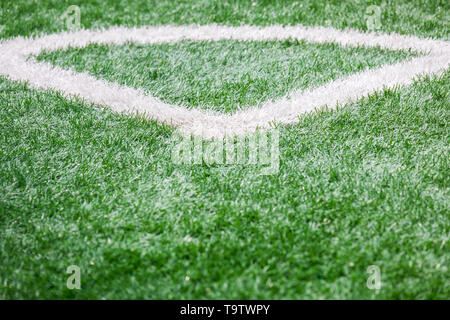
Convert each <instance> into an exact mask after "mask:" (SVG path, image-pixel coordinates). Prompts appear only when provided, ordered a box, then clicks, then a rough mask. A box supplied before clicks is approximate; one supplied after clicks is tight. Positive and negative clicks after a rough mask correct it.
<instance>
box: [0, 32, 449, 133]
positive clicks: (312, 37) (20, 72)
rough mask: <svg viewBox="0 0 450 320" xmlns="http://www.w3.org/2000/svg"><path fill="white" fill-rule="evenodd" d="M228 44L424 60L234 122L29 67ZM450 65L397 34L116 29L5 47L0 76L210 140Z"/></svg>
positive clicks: (443, 51)
mask: <svg viewBox="0 0 450 320" xmlns="http://www.w3.org/2000/svg"><path fill="white" fill-rule="evenodd" d="M222 39H234V40H248V41H263V40H285V39H298V40H306V41H308V42H314V43H325V42H334V43H338V44H340V45H346V46H353V47H357V46H363V47H381V48H385V49H390V50H413V51H417V52H421V53H423V54H424V55H423V56H420V57H418V58H414V59H410V60H407V61H405V62H401V63H397V64H394V65H386V66H382V67H380V68H377V69H373V70H366V71H363V72H359V73H356V74H353V75H350V76H348V77H346V78H340V79H338V80H336V81H333V82H330V83H328V84H325V85H323V86H320V87H317V88H312V89H308V90H299V91H296V92H293V93H292V94H291V95H290V98H289V99H288V98H283V99H280V100H278V101H274V102H272V101H269V102H266V103H264V104H263V105H262V106H260V107H255V108H251V109H246V110H241V111H238V112H236V113H234V114H231V115H227V114H221V113H218V112H212V111H204V110H197V109H187V108H185V107H183V106H176V105H170V104H167V103H164V102H163V101H161V100H160V99H158V98H156V97H153V96H150V95H148V94H145V93H144V92H143V91H142V90H139V89H133V88H130V87H125V86H121V85H119V84H116V83H110V82H107V81H103V80H100V79H97V78H95V77H93V76H91V75H89V74H88V73H85V72H83V73H78V72H75V71H74V70H63V69H61V68H59V67H55V66H52V65H51V64H49V63H38V62H37V61H35V60H34V59H28V57H29V56H30V55H37V54H39V53H40V52H42V51H43V50H47V51H53V50H58V49H65V48H68V47H79V48H80V47H85V46H87V45H89V44H91V43H103V44H119V45H120V44H124V43H126V42H129V41H130V42H135V43H139V44H151V43H164V42H170V43H172V42H177V41H181V40H195V41H202V40H211V41H217V40H222ZM449 62H450V43H449V42H446V41H441V40H432V39H422V38H418V37H413V36H403V35H396V34H390V35H387V34H374V33H363V32H358V31H353V30H350V31H348V30H347V31H341V30H336V29H333V28H325V27H305V26H288V27H282V26H270V27H256V26H242V27H227V26H218V25H204V26H197V25H189V26H156V27H141V28H124V27H113V28H111V29H108V30H81V31H76V32H64V33H60V34H52V35H45V36H42V37H39V38H36V39H32V38H22V37H19V38H15V39H12V40H9V41H6V42H0V75H4V76H6V77H7V78H9V79H11V80H18V81H26V82H28V84H29V85H30V86H31V87H33V88H37V89H52V90H56V91H59V92H61V93H63V94H64V95H65V96H67V97H69V98H70V97H74V96H76V97H80V98H82V99H84V100H85V101H87V102H91V103H94V104H96V105H99V106H107V107H109V108H110V109H111V110H113V111H115V112H128V113H139V114H144V115H145V116H148V117H150V118H152V119H155V120H157V121H159V122H163V123H167V124H170V125H174V126H176V127H178V128H179V129H180V130H181V131H182V132H184V133H186V134H194V135H201V136H203V137H205V138H212V137H223V136H224V135H229V134H241V133H245V132H248V131H254V130H255V129H256V128H268V127H270V126H271V125H272V124H273V123H285V124H288V123H295V122H297V121H298V119H299V116H300V115H301V114H302V113H304V112H308V111H312V110H314V109H315V108H316V107H320V106H324V105H327V106H328V107H330V108H334V107H335V106H336V105H337V104H344V103H348V102H351V101H356V100H357V99H359V98H361V97H363V96H366V95H368V94H370V93H372V92H374V91H378V90H381V89H383V88H393V87H395V86H398V85H407V84H410V83H411V82H412V81H413V79H414V78H415V77H416V76H418V75H430V74H439V73H442V72H443V71H444V70H446V69H447V68H448V66H449Z"/></svg>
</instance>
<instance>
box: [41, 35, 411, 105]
mask: <svg viewBox="0 0 450 320" xmlns="http://www.w3.org/2000/svg"><path fill="white" fill-rule="evenodd" d="M410 56H417V54H413V53H411V52H402V51H389V50H382V49H380V48H358V49H355V48H351V47H342V46H339V45H336V44H322V45H319V44H311V43H307V42H304V41H292V40H288V41H278V42H277V41H261V42H246V41H226V40H223V41H216V42H210V41H204V42H191V41H183V42H179V43H175V44H157V45H136V44H127V45H124V46H115V45H114V46H111V45H97V44H93V45H90V46H88V47H86V48H82V49H74V48H70V49H67V50H64V51H63V50H59V51H54V52H44V53H42V54H40V55H39V56H38V57H37V58H38V61H48V62H51V63H53V64H56V65H58V66H61V67H63V68H74V69H75V70H77V71H78V72H82V71H88V72H89V73H90V74H92V75H94V76H96V77H98V78H102V79H106V80H108V81H113V82H118V83H120V84H122V85H126V86H131V87H134V88H143V89H144V90H145V91H146V92H149V93H151V94H152V95H155V96H157V97H160V98H161V99H163V100H164V101H166V102H168V103H172V104H176V105H184V106H187V107H194V108H201V109H212V110H216V111H222V112H228V113H229V112H233V111H236V110H238V109H240V108H245V107H248V106H253V105H259V104H261V103H262V102H264V101H266V100H269V99H276V98H281V97H284V96H288V95H289V93H290V92H292V91H293V90H295V89H299V88H301V89H306V88H310V87H313V86H318V85H320V84H324V83H326V82H328V81H331V80H334V79H336V78H337V77H342V76H344V75H348V74H350V73H354V72H358V71H362V70H365V69H369V68H373V67H377V66H380V65H382V64H392V63H395V62H399V61H401V60H404V59H405V58H406V57H410Z"/></svg>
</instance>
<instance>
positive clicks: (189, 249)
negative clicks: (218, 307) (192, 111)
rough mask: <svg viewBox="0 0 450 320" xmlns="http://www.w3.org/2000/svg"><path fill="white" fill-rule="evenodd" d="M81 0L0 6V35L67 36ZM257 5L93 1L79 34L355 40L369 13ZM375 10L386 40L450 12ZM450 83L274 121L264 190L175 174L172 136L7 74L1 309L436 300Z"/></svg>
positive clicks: (355, 6) (440, 282)
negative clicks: (70, 303) (267, 29)
mask: <svg viewBox="0 0 450 320" xmlns="http://www.w3.org/2000/svg"><path fill="white" fill-rule="evenodd" d="M76 3H77V1H71V2H70V3H69V2H67V3H65V2H63V1H27V0H24V1H20V2H5V1H3V2H2V3H1V8H2V16H1V17H0V19H1V20H0V24H3V25H5V28H4V29H3V31H2V33H1V34H0V36H2V37H4V38H7V37H12V36H17V35H31V34H38V33H47V32H54V31H58V30H62V24H61V25H58V23H57V21H58V20H57V18H58V17H59V16H60V15H61V14H62V12H63V11H64V10H65V8H66V6H68V5H69V4H76ZM79 3H81V2H79ZM256 3H257V5H255V6H253V5H252V3H251V2H248V3H245V4H240V5H236V3H235V2H230V1H225V2H224V1H221V2H220V3H219V2H218V1H217V2H216V1H198V2H197V1H196V2H193V1H183V2H181V5H180V6H177V5H175V4H173V2H171V1H158V2H154V3H152V2H149V1H145V2H144V1H134V2H131V1H130V2H129V1H115V2H108V4H106V2H103V1H86V2H83V5H81V9H82V23H83V25H84V26H86V27H95V26H107V25H111V24H125V25H134V24H136V25H141V24H157V23H188V22H196V21H197V22H202V23H209V22H220V23H226V24H240V23H243V24H245V23H253V24H271V23H290V24H296V23H305V24H314V25H315V24H317V25H320V24H322V25H323V24H325V20H327V19H329V20H331V21H330V23H331V24H332V25H334V26H336V27H341V28H344V27H347V26H352V27H355V28H360V29H363V30H364V28H365V27H364V26H365V22H364V18H363V12H364V10H365V9H364V8H365V6H366V3H365V2H363V1H359V3H357V1H346V2H338V1H331V2H330V5H329V6H328V9H324V8H326V6H325V5H324V3H325V2H324V1H305V2H303V5H304V7H302V8H303V9H293V8H294V7H293V6H292V5H291V3H290V2H289V3H288V2H282V1H281V2H277V3H276V4H272V3H271V2H270V3H269V2H261V1H256ZM298 3H299V2H297V4H298ZM372 3H374V2H369V4H372ZM227 4H228V5H227ZM236 7H238V9H236ZM343 7H345V10H343ZM295 8H297V7H296V6H295ZM306 8H308V10H305V9H306ZM385 8H394V9H395V8H398V10H393V11H392V10H387V9H386V10H385V11H383V12H385V13H383V24H382V28H383V30H384V31H397V32H400V33H406V34H418V35H422V36H432V37H435V38H441V39H446V38H448V19H444V17H445V16H448V13H449V8H448V2H446V1H426V2H423V1H406V0H405V1H397V2H395V3H394V2H389V3H387V4H386V6H385ZM327 10H328V11H327ZM392 12H398V15H397V16H395V15H394V14H393V13H392ZM396 14H397V13H396ZM89 61H91V60H89ZM91 62H92V63H96V62H98V58H97V59H96V60H95V61H91ZM449 88H450V72H448V71H447V72H446V73H445V74H444V75H442V76H440V77H438V78H424V79H420V80H419V81H418V82H416V83H415V84H413V85H411V86H409V87H405V88H399V89H396V90H388V91H384V92H382V93H379V94H374V95H372V96H370V97H369V98H365V99H363V100H361V101H358V102H357V103H353V104H350V105H346V106H343V107H342V108H340V109H339V110H337V111H321V112H316V113H314V114H310V115H306V116H304V117H302V119H301V121H300V122H299V123H298V124H296V125H291V126H281V127H279V130H280V152H281V154H280V162H281V163H280V172H279V173H278V174H277V175H272V176H265V177H262V176H255V175H254V174H253V171H252V168H250V167H247V166H228V167H224V166H210V167H208V166H205V165H194V166H180V165H175V164H173V163H172V161H171V159H170V153H171V152H170V151H171V150H172V148H173V137H172V134H173V129H171V128H168V127H165V126H161V125H158V124H156V123H154V122H151V121H146V120H143V119H139V118H132V117H126V116H121V115H117V114H113V113H110V112H109V111H108V110H99V109H97V108H93V107H92V106H90V105H86V104H83V103H82V102H80V101H68V100H67V99H65V98H63V97H62V96H61V95H60V94H58V93H54V92H50V91H44V92H40V91H36V90H30V89H29V88H27V86H26V84H19V83H16V82H11V81H8V80H6V79H4V78H0V141H1V143H0V190H1V191H2V192H1V193H0V261H1V262H2V263H1V264H0V298H4V299H10V298H30V299H35V298H155V299H156V298H158V299H160V298H189V299H195V298H227V299H231V298H241V299H242V298H284V299H288V298H303V299H308V298H359V299H360V298H387V299H393V298H404V299H412V298H418V299H437V298H441V299H446V298H448V297H449V292H450V283H449V280H448V272H449V270H448V268H449V257H450V254H449V250H448V236H449V232H450V223H449V214H448V212H449V209H450V208H449V206H450V203H449V202H450V201H449V199H450V197H449V196H450V195H449V185H450V181H449V180H450V179H449V174H448V172H450V168H449V166H450V165H449V147H448V146H449V126H448V123H449V120H450V106H449V94H448V92H449ZM257 95H259V97H261V96H263V93H261V92H259V91H257ZM224 99H226V98H225V97H224ZM256 100H257V98H255V101H256ZM69 265H78V266H80V267H81V286H82V289H81V290H68V289H67V288H66V279H67V277H68V275H67V274H66V268H67V267H68V266H69ZM370 265H377V266H379V267H380V269H381V280H382V283H383V286H382V288H381V290H380V291H379V292H378V293H377V292H376V291H373V290H369V289H368V288H367V287H366V280H367V277H368V274H367V273H366V269H367V267H368V266H370Z"/></svg>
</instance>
